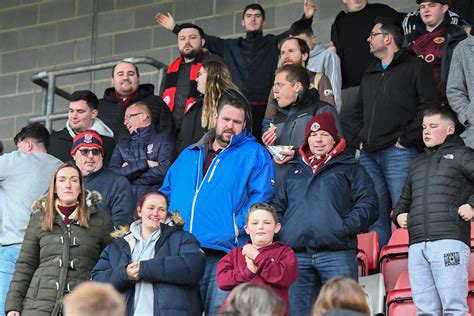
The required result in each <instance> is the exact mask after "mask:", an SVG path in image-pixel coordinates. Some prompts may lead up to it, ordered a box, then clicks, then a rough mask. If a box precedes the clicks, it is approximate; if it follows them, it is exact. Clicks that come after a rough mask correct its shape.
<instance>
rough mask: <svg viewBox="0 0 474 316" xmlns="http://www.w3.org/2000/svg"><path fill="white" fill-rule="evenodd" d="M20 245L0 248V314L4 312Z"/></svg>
mask: <svg viewBox="0 0 474 316" xmlns="http://www.w3.org/2000/svg"><path fill="white" fill-rule="evenodd" d="M20 249H21V244H14V245H10V246H3V247H0V313H3V311H4V307H5V306H4V305H5V299H6V298H7V293H8V288H9V286H10V282H11V280H12V277H13V272H14V271H15V263H16V259H17V258H18V255H19V254H20Z"/></svg>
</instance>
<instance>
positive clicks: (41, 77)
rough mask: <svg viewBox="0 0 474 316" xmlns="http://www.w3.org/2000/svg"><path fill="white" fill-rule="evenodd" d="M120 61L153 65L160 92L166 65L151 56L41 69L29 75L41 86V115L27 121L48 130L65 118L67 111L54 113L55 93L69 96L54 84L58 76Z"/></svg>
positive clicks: (98, 67)
mask: <svg viewBox="0 0 474 316" xmlns="http://www.w3.org/2000/svg"><path fill="white" fill-rule="evenodd" d="M120 61H128V62H130V63H133V64H147V65H150V66H153V67H155V68H156V69H157V70H158V75H157V82H156V87H157V88H158V90H157V92H158V93H159V94H161V92H162V89H163V84H164V80H163V79H164V77H165V74H166V70H167V69H168V66H167V65H165V64H163V63H162V62H160V61H158V60H156V59H154V58H151V57H130V58H125V59H120V60H114V61H109V62H104V63H99V64H93V65H87V66H78V67H72V68H66V69H59V70H54V71H41V72H38V73H35V74H33V76H32V77H31V81H33V83H35V84H37V85H39V86H40V87H41V88H42V90H41V92H42V96H41V99H42V100H41V115H40V116H37V117H33V118H31V119H29V122H30V123H33V122H44V126H45V127H46V128H47V129H48V130H49V131H51V129H52V125H53V122H54V121H57V120H63V119H67V112H64V113H54V95H55V94H56V95H58V96H60V97H62V98H64V99H66V100H68V101H69V99H70V97H71V94H70V93H69V92H67V91H64V90H63V89H61V88H59V87H57V86H56V79H57V78H58V77H61V76H69V75H74V74H80V73H84V72H92V71H96V70H102V69H107V68H112V67H113V66H115V64H117V63H118V62H120Z"/></svg>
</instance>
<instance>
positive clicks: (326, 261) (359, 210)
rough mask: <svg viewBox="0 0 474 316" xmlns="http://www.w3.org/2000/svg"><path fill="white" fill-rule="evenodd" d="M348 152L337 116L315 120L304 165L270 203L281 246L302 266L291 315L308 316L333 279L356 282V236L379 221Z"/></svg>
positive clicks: (371, 194)
mask: <svg viewBox="0 0 474 316" xmlns="http://www.w3.org/2000/svg"><path fill="white" fill-rule="evenodd" d="M345 148H346V142H345V140H344V139H343V138H340V137H339V136H338V132H337V128H336V121H335V119H334V116H333V114H331V113H329V112H324V113H321V114H318V115H316V116H314V117H313V118H312V119H311V120H310V121H309V122H308V124H307V125H306V130H305V141H304V143H303V144H302V145H301V147H300V148H299V153H300V156H301V159H298V160H297V161H296V162H291V165H292V166H291V169H290V170H289V171H288V173H287V176H286V177H285V179H284V180H283V181H282V182H281V183H279V184H278V186H277V190H276V193H275V196H274V197H273V199H272V201H271V204H272V205H273V206H274V207H275V209H276V211H277V214H278V217H279V220H280V223H281V230H280V240H281V241H282V242H283V243H285V244H286V245H288V246H290V247H291V248H292V249H293V250H294V251H295V253H296V258H297V261H298V279H297V280H296V281H295V283H293V285H292V286H291V287H290V291H289V298H290V306H289V311H290V315H309V312H310V309H311V305H312V304H313V302H314V300H315V298H316V297H317V296H318V293H319V290H320V288H321V286H322V284H323V283H325V282H327V281H328V280H329V279H331V278H334V277H349V278H352V279H354V280H357V234H358V233H361V232H363V231H364V230H367V228H368V227H369V225H370V224H371V223H373V222H374V221H375V220H376V219H377V206H378V200H377V195H376V193H375V191H374V187H373V184H372V181H371V180H370V177H369V175H368V174H367V172H366V171H365V170H364V168H363V167H362V166H361V165H360V164H358V163H357V161H356V160H355V158H354V157H352V156H350V155H348V154H345V153H344V150H345Z"/></svg>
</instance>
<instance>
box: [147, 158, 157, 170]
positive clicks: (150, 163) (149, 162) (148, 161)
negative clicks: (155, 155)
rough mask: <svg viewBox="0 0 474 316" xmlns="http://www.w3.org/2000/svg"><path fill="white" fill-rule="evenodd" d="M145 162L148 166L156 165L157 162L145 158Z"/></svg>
mask: <svg viewBox="0 0 474 316" xmlns="http://www.w3.org/2000/svg"><path fill="white" fill-rule="evenodd" d="M146 162H147V163H148V168H155V167H158V162H157V161H153V160H147V161H146Z"/></svg>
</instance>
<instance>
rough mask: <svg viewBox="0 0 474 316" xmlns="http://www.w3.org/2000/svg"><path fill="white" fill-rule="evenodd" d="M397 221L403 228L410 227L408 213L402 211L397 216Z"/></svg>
mask: <svg viewBox="0 0 474 316" xmlns="http://www.w3.org/2000/svg"><path fill="white" fill-rule="evenodd" d="M397 223H398V225H400V227H401V228H407V227H408V213H401V214H398V216H397Z"/></svg>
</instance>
